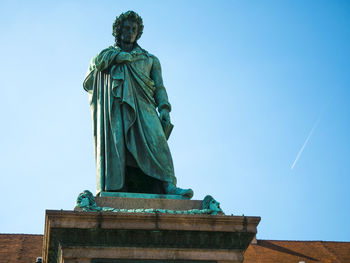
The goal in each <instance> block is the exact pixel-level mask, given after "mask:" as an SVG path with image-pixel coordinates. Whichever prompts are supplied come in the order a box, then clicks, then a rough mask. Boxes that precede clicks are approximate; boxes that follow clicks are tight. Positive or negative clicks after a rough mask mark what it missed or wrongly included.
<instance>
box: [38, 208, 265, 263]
mask: <svg viewBox="0 0 350 263" xmlns="http://www.w3.org/2000/svg"><path fill="white" fill-rule="evenodd" d="M259 221H260V217H243V216H224V215H218V216H213V215H169V214H141V213H140V214H134V213H133V214H131V213H117V214H116V213H108V212H104V213H98V212H73V211H46V224H45V236H44V249H43V257H44V261H45V262H47V263H51V262H62V263H63V262H91V259H103V260H102V261H100V262H108V261H104V259H109V260H112V259H113V260H115V259H130V260H132V259H133V260H137V259H143V260H147V259H149V260H151V259H152V260H170V259H171V260H181V261H182V262H183V261H188V260H199V261H203V260H206V261H216V262H222V263H223V262H242V260H243V253H244V251H245V250H246V248H247V247H248V245H249V244H250V242H251V240H252V239H253V238H254V235H255V234H256V227H257V224H258V223H259ZM96 263H97V262H96ZM183 263H184V262H183Z"/></svg>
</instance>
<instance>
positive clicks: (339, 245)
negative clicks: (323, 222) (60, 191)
mask: <svg viewBox="0 0 350 263" xmlns="http://www.w3.org/2000/svg"><path fill="white" fill-rule="evenodd" d="M42 243H43V236H42V235H28V234H0V262H1V263H25V262H26V263H28V262H29V263H30V262H32V263H34V262H35V260H36V258H37V257H40V256H41V249H42ZM302 261H304V262H305V263H310V262H315V263H316V262H317V263H350V242H328V241H281V240H257V243H256V244H251V245H250V246H249V247H248V249H247V251H246V253H245V255H244V263H281V262H283V263H299V262H302Z"/></svg>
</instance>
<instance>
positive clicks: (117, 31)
mask: <svg viewBox="0 0 350 263" xmlns="http://www.w3.org/2000/svg"><path fill="white" fill-rule="evenodd" d="M125 20H131V21H134V22H136V23H137V25H138V32H137V37H136V41H137V40H138V39H139V38H140V37H141V35H142V32H143V22H142V18H141V16H139V15H138V14H137V13H136V12H134V11H127V12H125V13H121V15H120V16H117V17H116V18H115V21H114V23H113V36H114V37H115V45H116V46H120V35H121V30H122V27H123V23H124V21H125Z"/></svg>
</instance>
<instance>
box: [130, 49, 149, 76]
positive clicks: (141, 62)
mask: <svg viewBox="0 0 350 263" xmlns="http://www.w3.org/2000/svg"><path fill="white" fill-rule="evenodd" d="M132 64H133V66H134V67H135V68H136V69H137V70H138V71H140V72H142V73H143V74H145V75H146V76H147V77H150V75H151V70H152V65H153V59H152V58H151V57H149V56H146V55H144V54H141V55H139V56H138V57H137V60H136V61H134V62H132Z"/></svg>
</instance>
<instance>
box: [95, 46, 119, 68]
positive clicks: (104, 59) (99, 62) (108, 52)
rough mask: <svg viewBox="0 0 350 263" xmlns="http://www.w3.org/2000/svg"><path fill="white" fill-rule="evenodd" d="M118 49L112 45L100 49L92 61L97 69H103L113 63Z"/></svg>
mask: <svg viewBox="0 0 350 263" xmlns="http://www.w3.org/2000/svg"><path fill="white" fill-rule="evenodd" d="M119 53H120V50H119V49H117V48H114V47H109V48H106V49H104V50H102V51H101V52H100V53H99V54H98V55H97V56H96V57H95V58H94V59H93V63H94V64H95V67H96V69H97V70H98V71H105V70H107V69H108V68H110V67H111V66H113V64H116V58H117V56H118V54H119Z"/></svg>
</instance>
